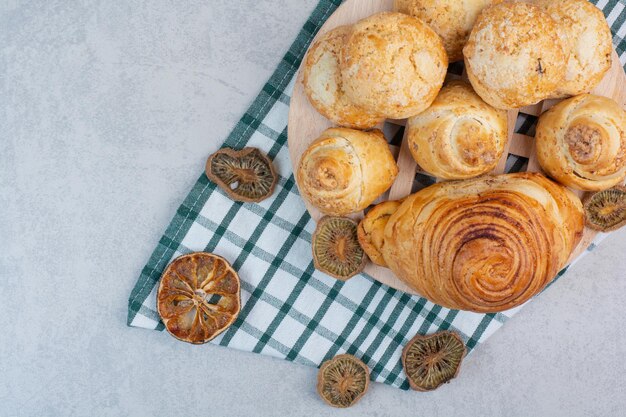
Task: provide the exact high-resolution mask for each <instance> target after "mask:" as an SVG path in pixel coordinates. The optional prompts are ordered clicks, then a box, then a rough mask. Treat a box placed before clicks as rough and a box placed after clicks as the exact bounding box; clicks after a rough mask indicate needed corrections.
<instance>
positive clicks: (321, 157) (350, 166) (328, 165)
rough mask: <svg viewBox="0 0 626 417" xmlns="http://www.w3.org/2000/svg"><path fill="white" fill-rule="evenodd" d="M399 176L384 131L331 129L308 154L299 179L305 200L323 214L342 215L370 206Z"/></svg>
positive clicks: (304, 155)
mask: <svg viewBox="0 0 626 417" xmlns="http://www.w3.org/2000/svg"><path fill="white" fill-rule="evenodd" d="M397 175H398V166H397V165H396V161H395V160H394V159H393V155H392V154H391V151H390V150H389V146H388V145H387V141H386V140H385V137H384V136H383V133H382V132H381V131H380V130H377V129H375V130H372V131H369V132H362V131H360V130H353V129H346V128H331V129H327V130H325V131H324V132H323V133H322V135H321V136H320V137H319V138H318V139H317V140H316V141H315V142H313V143H312V144H311V146H309V148H308V149H307V150H306V151H305V152H304V154H303V155H302V159H300V164H299V166H298V171H297V173H296V179H297V182H298V189H299V190H300V194H302V197H303V198H304V199H306V200H307V201H308V202H309V203H311V204H312V205H314V206H315V207H317V208H318V209H319V210H320V211H321V212H322V213H325V214H332V215H337V216H340V215H344V214H348V213H353V212H355V211H360V210H363V209H364V208H365V207H367V206H369V205H370V204H371V203H372V202H374V200H376V198H378V196H380V195H381V194H382V193H384V192H385V191H387V189H388V188H389V187H391V184H392V183H393V180H394V179H395V178H396V176H397Z"/></svg>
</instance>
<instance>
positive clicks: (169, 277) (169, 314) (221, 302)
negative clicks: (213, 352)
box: [157, 252, 240, 344]
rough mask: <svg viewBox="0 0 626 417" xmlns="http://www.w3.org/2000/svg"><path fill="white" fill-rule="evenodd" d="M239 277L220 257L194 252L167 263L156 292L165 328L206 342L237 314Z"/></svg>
mask: <svg viewBox="0 0 626 417" xmlns="http://www.w3.org/2000/svg"><path fill="white" fill-rule="evenodd" d="M239 289H240V283H239V276H238V275H237V273H236V272H235V271H234V270H233V268H232V267H231V266H230V264H229V263H228V262H227V261H226V260H225V259H224V258H222V257H221V256H218V255H215V254H212V253H206V252H195V253H190V254H188V255H183V256H180V257H178V258H176V259H174V261H172V263H170V264H169V265H168V267H167V268H166V269H165V272H163V275H162V276H161V282H160V283H159V289H158V291H157V310H158V312H159V315H160V316H161V319H162V320H163V324H165V328H166V329H167V331H168V332H169V333H170V334H171V335H172V336H174V337H175V338H177V339H179V340H182V341H184V342H189V343H196V344H200V343H205V342H208V341H209V340H211V339H213V338H214V337H215V336H217V335H218V334H220V333H221V332H223V331H224V330H226V328H227V327H228V326H230V325H231V324H232V323H233V322H234V321H235V319H236V318H237V315H238V314H239V309H240V301H239Z"/></svg>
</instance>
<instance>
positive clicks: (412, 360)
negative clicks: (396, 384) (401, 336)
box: [402, 331, 465, 391]
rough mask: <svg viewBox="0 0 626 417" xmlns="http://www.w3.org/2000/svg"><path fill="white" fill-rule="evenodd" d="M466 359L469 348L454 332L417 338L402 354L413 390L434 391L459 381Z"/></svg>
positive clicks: (403, 364)
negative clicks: (445, 384)
mask: <svg viewBox="0 0 626 417" xmlns="http://www.w3.org/2000/svg"><path fill="white" fill-rule="evenodd" d="M464 357H465V344H464V343H463V340H461V338H460V337H459V336H458V335H457V334H456V333H453V332H448V331H445V332H439V333H435V334H433V335H430V336H422V335H417V336H415V337H414V338H413V339H411V340H410V341H409V343H407V345H406V346H405V347H404V350H403V351H402V366H403V367H404V372H405V373H406V376H407V377H408V379H409V384H410V385H411V388H413V389H414V390H416V391H432V390H434V389H437V388H438V387H439V386H440V385H441V384H444V383H446V382H449V381H450V380H451V379H452V378H454V377H456V376H457V374H458V373H459V369H460V368H461V362H462V361H463V358H464Z"/></svg>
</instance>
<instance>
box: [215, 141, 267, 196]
mask: <svg viewBox="0 0 626 417" xmlns="http://www.w3.org/2000/svg"><path fill="white" fill-rule="evenodd" d="M206 176H207V177H209V179H210V180H211V181H213V182H215V183H216V184H217V185H219V186H220V188H222V190H224V192H226V193H227V194H228V195H229V196H230V198H232V199H233V200H235V201H245V202H249V203H257V202H259V201H262V200H265V199H266V198H267V197H269V196H270V195H272V193H273V192H274V186H275V185H276V180H277V179H278V177H277V176H276V172H275V171H274V166H273V165H272V161H270V160H269V158H268V157H267V156H266V155H265V154H263V153H262V152H261V151H260V150H258V149H257V148H244V149H242V150H240V151H236V150H234V149H229V148H224V149H220V150H219V151H217V152H215V153H214V154H213V155H211V156H210V157H209V159H208V160H207V162H206Z"/></svg>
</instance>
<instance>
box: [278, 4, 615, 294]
mask: <svg viewBox="0 0 626 417" xmlns="http://www.w3.org/2000/svg"><path fill="white" fill-rule="evenodd" d="M392 8H393V0H347V1H346V2H345V3H343V4H342V5H341V6H339V8H338V9H337V10H336V11H335V13H333V15H332V16H331V17H330V18H328V20H327V21H326V23H325V24H324V25H323V26H322V28H321V29H320V31H319V33H318V35H317V36H320V35H321V34H323V33H326V32H328V31H329V30H331V29H333V28H335V27H337V26H341V25H349V24H353V23H355V22H356V21H358V20H360V19H363V18H365V17H367V16H370V15H372V14H374V13H377V12H381V11H386V10H392ZM451 77H452V76H451ZM462 77H464V75H463V76H462ZM456 78H458V76H456ZM592 93H594V94H598V95H603V96H606V97H611V98H613V99H614V100H615V101H617V102H618V103H620V104H621V105H622V107H624V108H626V74H624V70H623V68H622V66H621V63H620V61H619V58H618V56H617V54H616V53H615V51H613V65H612V67H611V70H610V71H609V72H608V73H607V75H606V76H605V77H604V79H603V80H602V82H601V83H600V84H599V85H598V87H597V88H596V89H594V90H593V91H592ZM557 102H558V100H546V101H543V102H541V103H538V104H535V105H532V106H527V107H523V108H521V109H518V110H510V111H509V112H508V121H509V140H508V143H507V151H508V152H510V153H513V154H515V155H519V156H523V157H526V158H528V168H527V170H528V171H535V172H541V169H540V168H539V165H538V163H537V157H536V153H535V147H534V139H533V138H532V137H530V136H526V135H522V134H517V133H514V130H515V121H516V120H517V116H518V113H525V114H530V115H533V116H538V115H540V114H541V113H542V112H543V111H545V110H547V109H548V108H550V107H551V106H553V105H554V104H555V103H557ZM393 122H394V123H396V124H404V121H393ZM332 125H333V124H332V123H331V122H330V121H329V120H327V119H326V118H324V117H323V116H322V115H320V114H319V113H318V112H317V111H316V110H315V109H314V108H313V106H311V104H310V103H309V101H308V99H307V97H306V95H305V94H304V88H303V86H302V73H301V71H299V72H298V76H297V79H296V84H295V86H294V90H293V94H292V96H291V104H290V108H289V124H288V144H289V154H290V156H291V163H292V165H293V168H294V171H295V170H296V169H297V167H298V164H299V163H300V157H301V155H302V154H303V153H304V151H305V150H306V149H307V147H308V146H309V144H310V143H311V142H313V141H314V140H315V139H317V138H318V137H319V135H320V134H321V133H322V132H323V131H324V130H326V129H327V128H329V127H331V126H332ZM381 128H382V126H381ZM405 134H406V132H405ZM406 143H407V141H406V140H405V138H403V140H402V144H401V146H400V149H397V148H396V149H392V152H393V153H394V155H396V160H397V162H398V167H399V169H400V173H399V174H398V177H397V178H396V180H395V182H394V183H393V185H392V186H391V189H390V190H389V192H388V193H386V194H385V195H384V196H382V197H381V198H380V199H379V200H377V201H383V200H387V199H392V200H396V199H399V198H402V197H405V196H407V195H409V194H410V193H411V188H412V186H413V181H414V178H415V173H416V172H418V169H419V167H418V166H417V164H416V163H415V161H414V159H413V157H412V156H411V154H410V152H409V150H408V149H407V145H406ZM508 152H504V154H503V157H502V159H501V160H500V162H499V163H498V166H497V167H496V169H494V171H493V173H494V174H499V173H503V172H504V166H505V162H506V157H507V155H508ZM577 194H578V195H579V196H582V193H581V192H577ZM305 204H306V207H307V209H308V210H309V213H311V216H312V217H313V218H314V219H315V220H318V219H320V218H321V217H322V214H321V213H320V211H319V210H317V209H316V208H315V207H313V206H311V205H310V204H308V203H307V202H306V201H305ZM351 217H354V218H356V219H359V218H361V217H363V213H355V214H353V215H351ZM595 235H596V232H594V231H593V230H591V229H588V228H585V231H584V234H583V238H582V240H581V242H580V244H579V245H578V247H577V248H576V249H575V250H574V252H573V253H572V257H571V258H570V261H571V260H572V259H574V258H575V257H576V256H578V255H580V254H581V253H582V252H583V251H584V250H585V248H587V246H589V244H590V243H591V241H592V240H593V238H594V237H595ZM365 272H366V273H367V274H369V275H370V276H372V277H373V278H374V279H376V280H378V281H380V282H382V283H383V284H386V285H389V286H390V287H393V288H396V289H399V290H401V291H405V292H408V293H411V294H416V292H415V291H414V290H412V289H410V288H409V287H408V286H407V285H406V284H404V283H403V282H402V281H401V280H400V279H398V278H397V277H396V276H395V275H394V274H393V272H391V271H390V270H389V269H387V268H383V267H380V266H378V265H375V264H373V263H371V262H370V263H369V264H368V265H367V266H366V267H365Z"/></svg>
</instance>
